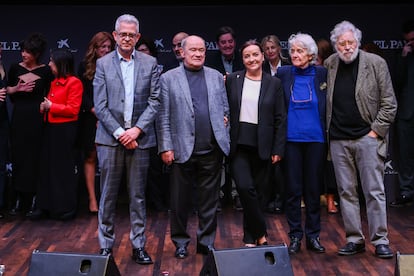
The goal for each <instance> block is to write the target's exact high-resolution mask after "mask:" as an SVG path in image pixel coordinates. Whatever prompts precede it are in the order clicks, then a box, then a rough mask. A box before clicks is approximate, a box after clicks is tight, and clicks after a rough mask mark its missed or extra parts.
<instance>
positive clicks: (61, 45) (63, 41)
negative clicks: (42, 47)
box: [56, 38, 78, 53]
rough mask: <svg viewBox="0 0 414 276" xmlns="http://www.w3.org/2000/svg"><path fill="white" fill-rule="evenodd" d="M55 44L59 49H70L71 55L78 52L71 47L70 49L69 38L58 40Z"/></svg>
mask: <svg viewBox="0 0 414 276" xmlns="http://www.w3.org/2000/svg"><path fill="white" fill-rule="evenodd" d="M56 44H57V47H58V48H59V49H62V48H67V49H70V51H71V52H72V53H77V52H78V49H73V48H72V47H70V44H69V38H63V39H59V40H58V41H56Z"/></svg>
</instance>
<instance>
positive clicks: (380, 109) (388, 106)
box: [324, 50, 397, 158]
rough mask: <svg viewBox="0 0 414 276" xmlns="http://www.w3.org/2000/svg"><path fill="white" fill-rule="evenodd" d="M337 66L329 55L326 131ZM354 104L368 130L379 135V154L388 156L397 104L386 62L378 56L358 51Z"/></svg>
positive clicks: (334, 59) (333, 58)
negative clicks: (368, 125)
mask: <svg viewBox="0 0 414 276" xmlns="http://www.w3.org/2000/svg"><path fill="white" fill-rule="evenodd" d="M338 64H339V56H338V53H335V54H333V55H331V56H330V57H329V58H328V59H326V60H325V62H324V65H325V67H326V68H327V69H328V78H327V86H328V90H327V98H326V120H327V121H326V125H327V127H328V129H329V126H330V123H331V119H332V98H333V90H334V87H335V79H336V72H337V71H338ZM355 100H356V103H357V106H358V109H359V113H360V114H361V117H362V119H363V120H365V121H366V122H367V123H369V124H370V125H371V129H372V130H373V131H375V132H376V133H377V134H378V135H379V139H381V143H380V146H379V148H378V154H379V155H380V156H382V157H384V158H385V157H386V156H387V140H388V139H387V138H388V130H389V127H390V125H391V123H392V122H394V118H395V114H396V112H397V101H396V98H395V95H394V89H393V86H392V82H391V76H390V73H389V70H388V65H387V62H386V61H385V60H384V59H383V58H381V57H380V56H378V55H375V54H371V53H367V52H364V51H363V50H359V67H358V76H357V81H356V85H355ZM328 133H329V131H328Z"/></svg>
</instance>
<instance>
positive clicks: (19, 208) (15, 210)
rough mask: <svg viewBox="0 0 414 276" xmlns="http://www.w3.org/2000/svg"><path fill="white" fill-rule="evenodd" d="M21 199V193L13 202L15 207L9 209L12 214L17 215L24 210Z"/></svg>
mask: <svg viewBox="0 0 414 276" xmlns="http://www.w3.org/2000/svg"><path fill="white" fill-rule="evenodd" d="M21 205H22V204H21V199H20V195H17V196H16V201H15V202H14V204H13V207H12V208H11V209H10V210H9V212H8V213H9V215H10V216H17V215H19V214H20V213H21V212H22V206H21Z"/></svg>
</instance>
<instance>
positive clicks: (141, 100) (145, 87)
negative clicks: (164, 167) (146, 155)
mask: <svg viewBox="0 0 414 276" xmlns="http://www.w3.org/2000/svg"><path fill="white" fill-rule="evenodd" d="M134 55H135V58H134V74H135V77H134V80H135V84H134V86H135V87H134V89H135V90H134V106H133V111H132V126H137V127H139V128H140V129H142V131H143V134H141V135H140V136H139V137H138V146H139V148H149V147H153V146H155V145H156V138H155V128H154V120H155V117H156V115H157V111H158V108H159V93H160V86H159V73H158V69H157V61H156V59H155V58H154V57H152V56H150V55H147V54H144V53H141V52H138V51H135V53H134ZM120 62H121V61H120V60H119V58H118V55H117V53H116V50H115V51H113V52H111V53H109V54H107V55H105V56H103V57H102V58H100V59H98V60H97V62H96V73H95V77H94V79H93V96H94V97H93V98H94V105H95V113H96V116H97V117H98V128H97V130H96V138H95V142H96V143H98V144H103V145H107V146H117V145H118V144H119V142H118V141H117V139H116V138H115V136H114V135H113V134H114V132H115V130H117V129H118V128H120V127H121V128H124V126H125V122H124V103H125V88H124V84H123V80H122V73H121V66H120Z"/></svg>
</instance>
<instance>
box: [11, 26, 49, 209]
mask: <svg viewBox="0 0 414 276" xmlns="http://www.w3.org/2000/svg"><path fill="white" fill-rule="evenodd" d="M46 44H47V42H46V39H45V37H44V36H43V35H42V34H40V33H32V34H30V35H29V36H28V37H27V38H26V39H25V40H23V41H22V42H21V43H20V48H21V55H22V61H21V62H19V63H15V64H12V65H11V67H10V69H9V73H8V87H7V93H8V94H9V95H10V99H11V101H12V103H13V111H12V117H11V128H10V139H11V140H10V142H11V158H12V166H13V176H12V189H13V191H14V192H15V194H16V198H15V202H14V204H13V206H12V208H11V210H10V211H9V214H10V215H17V214H19V213H20V212H21V211H22V210H24V209H26V210H28V212H27V213H26V215H27V216H30V215H31V214H32V211H33V205H34V202H35V198H36V197H35V193H36V187H37V185H38V182H39V161H40V159H39V156H40V145H41V137H42V129H43V119H42V115H41V114H40V112H39V105H40V103H41V102H42V101H43V97H44V96H46V94H47V92H48V91H49V87H50V82H51V81H52V80H53V74H52V72H51V70H50V68H49V66H47V65H46V64H44V63H42V62H41V58H42V55H43V54H44V52H45V50H46Z"/></svg>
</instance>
